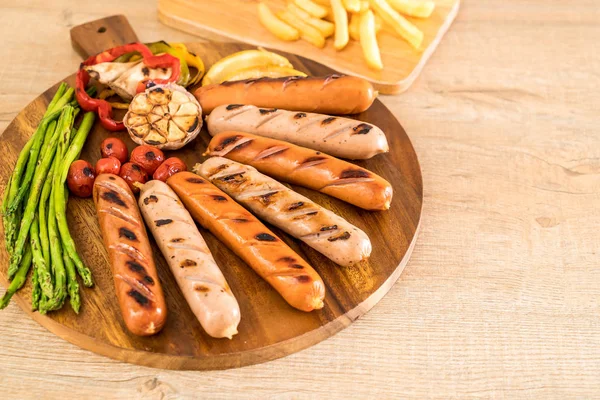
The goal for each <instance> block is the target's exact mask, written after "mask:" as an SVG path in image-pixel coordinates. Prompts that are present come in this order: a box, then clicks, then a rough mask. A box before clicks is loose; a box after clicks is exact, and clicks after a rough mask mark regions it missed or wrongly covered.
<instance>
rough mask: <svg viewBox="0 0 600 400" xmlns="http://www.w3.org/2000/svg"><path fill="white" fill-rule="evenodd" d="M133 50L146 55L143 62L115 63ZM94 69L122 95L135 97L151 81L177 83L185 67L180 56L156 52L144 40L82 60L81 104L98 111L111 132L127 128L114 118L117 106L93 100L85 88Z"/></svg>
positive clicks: (78, 92)
mask: <svg viewBox="0 0 600 400" xmlns="http://www.w3.org/2000/svg"><path fill="white" fill-rule="evenodd" d="M130 52H139V53H140V54H141V55H142V62H141V63H136V65H133V64H132V65H129V66H127V65H125V66H123V65H121V64H117V63H112V61H114V60H115V59H116V58H117V57H119V56H122V55H123V54H127V53H130ZM92 66H96V67H95V69H92V68H91V67H92ZM124 67H127V68H124ZM169 69H170V71H169ZM102 71H104V73H105V74H104V76H105V78H101V77H102V75H101V74H100V73H101V72H102ZM90 72H91V73H93V74H94V76H96V77H97V78H98V79H102V80H103V81H105V82H107V83H108V82H110V83H112V84H113V86H112V88H113V89H114V90H115V91H116V92H117V93H119V94H120V95H121V96H129V98H132V97H133V95H134V94H135V93H137V92H141V91H143V90H144V88H145V86H146V83H147V82H149V81H152V82H154V83H169V82H176V81H177V80H178V79H179V76H180V73H181V70H180V63H179V59H178V58H177V57H174V56H172V55H170V54H162V55H154V54H152V52H151V51H150V49H149V48H148V47H147V46H145V45H143V44H142V43H130V44H126V45H124V46H119V47H114V48H112V49H109V50H106V51H104V52H102V53H100V54H97V55H95V56H91V57H90V58H88V59H87V60H85V61H84V62H83V63H81V66H80V67H79V71H78V72H77V77H76V81H75V82H76V86H77V90H76V96H77V101H78V103H79V105H80V106H81V108H83V109H84V110H86V111H94V112H98V116H99V117H100V123H101V124H102V126H103V127H104V128H106V129H108V130H109V131H120V130H123V129H124V126H123V123H122V122H117V121H115V120H113V108H112V106H111V105H110V103H109V102H108V101H106V100H102V99H93V98H91V97H90V96H88V95H87V94H86V92H85V87H86V86H87V84H88V83H89V80H90ZM126 98H127V97H126Z"/></svg>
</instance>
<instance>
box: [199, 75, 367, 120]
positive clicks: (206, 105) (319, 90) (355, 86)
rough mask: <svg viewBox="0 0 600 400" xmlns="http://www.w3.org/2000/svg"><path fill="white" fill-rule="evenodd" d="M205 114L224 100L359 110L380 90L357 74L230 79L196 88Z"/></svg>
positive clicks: (336, 110)
mask: <svg viewBox="0 0 600 400" xmlns="http://www.w3.org/2000/svg"><path fill="white" fill-rule="evenodd" d="M194 96H196V98H197V99H198V101H199V102H200V105H201V106H202V111H203V112H204V114H209V113H210V112H211V111H212V110H213V109H214V108H215V107H217V106H220V105H222V104H233V103H235V104H253V105H255V106H259V107H265V108H283V109H286V110H294V111H306V112H319V113H324V114H358V113H361V112H363V111H365V110H366V109H367V108H369V107H371V104H373V101H374V100H375V97H377V92H376V91H375V90H374V89H373V86H371V84H370V83H369V82H368V81H366V80H364V79H361V78H357V77H354V76H341V75H328V76H323V77H310V76H309V77H300V76H291V77H285V78H258V79H248V80H244V81H230V82H223V83H221V84H213V85H207V86H202V87H200V88H198V89H196V91H195V92H194Z"/></svg>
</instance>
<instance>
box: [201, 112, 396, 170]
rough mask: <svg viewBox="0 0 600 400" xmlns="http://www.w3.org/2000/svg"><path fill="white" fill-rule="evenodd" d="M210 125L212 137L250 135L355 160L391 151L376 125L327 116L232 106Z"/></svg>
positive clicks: (215, 116) (216, 115)
mask: <svg viewBox="0 0 600 400" xmlns="http://www.w3.org/2000/svg"><path fill="white" fill-rule="evenodd" d="M206 125H207V127H208V132H209V133H210V134H211V135H212V136H214V135H216V134H217V133H219V132H223V131H241V132H248V133H253V134H255V135H260V136H266V137H270V138H273V139H279V140H283V141H286V142H290V143H295V144H297V145H299V146H304V147H308V148H310V149H314V150H319V151H322V152H325V153H327V154H331V155H332V156H336V157H342V158H349V159H354V160H366V159H368V158H371V157H373V156H374V155H376V154H379V153H386V152H388V151H389V146H388V142H387V139H386V137H385V134H384V133H383V131H382V130H381V129H379V128H378V127H376V126H375V125H371V124H367V123H366V122H361V121H357V120H354V119H350V118H342V117H331V116H329V115H324V114H313V113H305V112H295V111H286V110H280V109H276V108H269V109H266V108H258V107H255V106H251V105H245V106H244V105H240V104H229V105H222V106H219V107H217V108H215V109H214V110H213V112H211V113H210V115H209V116H208V117H207V118H206Z"/></svg>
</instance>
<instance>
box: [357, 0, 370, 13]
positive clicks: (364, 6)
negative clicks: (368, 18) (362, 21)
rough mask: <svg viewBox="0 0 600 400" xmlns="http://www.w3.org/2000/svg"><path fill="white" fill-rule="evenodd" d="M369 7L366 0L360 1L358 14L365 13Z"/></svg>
mask: <svg viewBox="0 0 600 400" xmlns="http://www.w3.org/2000/svg"><path fill="white" fill-rule="evenodd" d="M370 7H371V6H370V5H369V1H368V0H360V11H359V12H361V13H362V12H365V11H367V10H368V9H369V8H370Z"/></svg>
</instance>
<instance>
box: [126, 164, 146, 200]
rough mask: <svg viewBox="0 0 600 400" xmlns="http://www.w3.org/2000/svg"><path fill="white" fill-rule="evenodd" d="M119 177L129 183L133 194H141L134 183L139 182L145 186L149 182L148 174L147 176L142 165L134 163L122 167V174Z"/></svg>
mask: <svg viewBox="0 0 600 400" xmlns="http://www.w3.org/2000/svg"><path fill="white" fill-rule="evenodd" d="M119 176H120V177H121V178H123V179H124V180H125V182H127V184H128V185H129V187H130V188H131V190H132V191H133V193H139V191H140V189H139V188H138V187H136V186H135V185H134V183H136V182H139V183H141V184H144V183H146V182H147V181H148V174H146V171H144V169H143V168H142V167H141V166H140V165H138V164H135V163H132V162H128V163H125V164H123V165H122V166H121V173H120V174H119Z"/></svg>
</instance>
